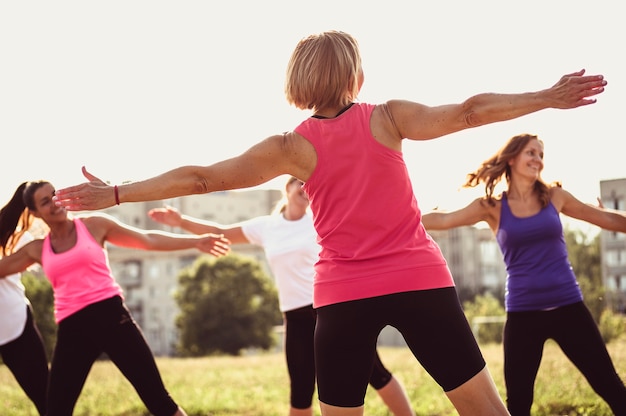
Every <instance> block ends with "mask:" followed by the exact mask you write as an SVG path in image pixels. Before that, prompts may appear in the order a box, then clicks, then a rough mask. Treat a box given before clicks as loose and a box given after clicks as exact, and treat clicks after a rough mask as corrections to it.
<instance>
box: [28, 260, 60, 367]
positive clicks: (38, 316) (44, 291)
mask: <svg viewBox="0 0 626 416" xmlns="http://www.w3.org/2000/svg"><path fill="white" fill-rule="evenodd" d="M22 283H23V284H24V287H25V288H26V297H27V298H28V299H29V300H30V303H31V305H32V306H33V315H34V318H35V322H36V323H37V327H38V328H39V332H41V336H42V337H43V341H44V344H45V346H46V353H47V354H48V360H50V359H51V358H52V351H53V350H54V345H55V344H56V339H57V324H56V322H55V321H54V294H53V292H52V286H51V285H50V282H49V281H48V279H46V277H45V276H44V275H43V274H41V272H31V271H26V272H24V273H23V274H22Z"/></svg>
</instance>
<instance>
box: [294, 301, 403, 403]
mask: <svg viewBox="0 0 626 416" xmlns="http://www.w3.org/2000/svg"><path fill="white" fill-rule="evenodd" d="M316 318H317V315H316V312H315V309H313V306H312V305H309V306H304V307H302V308H298V309H293V310H290V311H287V312H285V313H284V321H285V355H286V358H287V370H288V372H289V380H290V383H291V398H290V403H291V407H293V408H295V409H307V408H309V407H311V404H312V402H313V393H314V392H315V354H314V335H315V322H316ZM390 380H391V373H390V372H389V371H388V370H387V369H386V368H385V366H384V365H383V363H382V361H381V360H380V357H379V356H378V352H376V354H375V358H374V364H373V367H372V373H371V376H370V378H369V384H371V386H372V387H374V388H375V389H376V390H379V389H381V388H383V387H385V386H386V385H387V383H389V381H390Z"/></svg>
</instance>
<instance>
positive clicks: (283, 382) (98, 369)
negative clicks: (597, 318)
mask: <svg viewBox="0 0 626 416" xmlns="http://www.w3.org/2000/svg"><path fill="white" fill-rule="evenodd" d="M608 347H609V352H610V353H611V356H612V358H613V361H614V362H615V364H616V366H617V370H618V373H619V374H620V375H622V376H624V375H626V339H624V338H622V339H621V340H618V341H614V342H612V343H611V344H609V346H608ZM482 350H483V353H484V355H485V358H486V360H487V362H488V365H489V368H490V370H491V373H492V374H493V376H494V379H495V381H496V385H497V386H498V389H499V391H500V394H501V396H502V397H504V383H503V377H502V346H501V345H484V346H482ZM380 354H381V357H382V359H383V362H384V363H385V365H386V366H387V367H388V368H389V369H390V370H391V371H392V372H393V373H394V374H395V376H396V377H397V378H398V379H400V380H401V381H402V382H403V383H404V385H405V386H406V389H407V392H408V394H409V397H410V400H411V402H412V403H413V406H414V408H415V411H416V414H417V415H419V416H424V415H428V416H448V415H455V414H456V412H455V411H454V408H453V407H452V406H451V405H450V403H449V402H448V400H447V398H446V396H445V395H444V393H443V392H442V391H441V389H440V388H439V387H438V386H437V385H436V384H435V383H434V382H433V381H432V379H431V378H430V376H428V374H427V373H426V372H425V371H424V370H423V369H422V368H421V366H419V364H418V363H417V362H416V360H415V359H414V358H413V356H412V355H411V353H410V352H409V351H408V350H407V349H406V348H384V347H383V348H381V349H380ZM157 361H158V365H159V367H160V369H161V373H162V375H163V379H164V380H165V384H166V386H167V388H168V389H169V391H170V393H171V394H172V396H173V397H174V399H175V400H176V401H177V402H178V403H180V404H181V405H182V406H183V407H184V408H185V410H186V411H187V413H188V414H189V416H200V415H203V416H208V415H210V416H233V415H239V416H280V415H286V414H287V407H288V396H289V387H288V378H287V371H286V368H285V361H284V356H283V354H282V353H280V352H274V353H260V354H256V355H250V356H245V357H207V358H193V359H181V358H159V359H158V360H157ZM0 408H1V409H2V410H1V412H2V415H3V416H31V415H32V416H36V412H35V411H34V407H33V406H32V404H31V403H30V402H29V401H28V399H26V396H25V395H24V393H23V392H22V390H21V389H20V388H19V386H18V385H17V384H16V382H15V380H14V379H13V376H12V375H11V373H10V372H9V371H8V369H7V368H6V367H5V366H0ZM314 408H315V410H316V415H319V411H318V410H317V408H318V406H317V403H316V402H315V403H314ZM74 414H75V415H76V416H112V415H116V416H140V415H141V416H143V415H148V413H147V412H146V410H145V408H144V407H143V404H142V403H141V401H140V400H139V398H138V397H137V394H136V393H135V391H134V390H133V389H132V387H131V386H130V384H129V383H128V382H127V381H126V379H124V377H123V376H122V375H121V374H120V372H119V371H118V370H117V368H115V367H114V366H113V365H112V364H111V363H110V362H108V361H99V362H97V363H96V365H95V366H94V368H93V369H92V372H91V373H90V375H89V378H88V379H87V383H86V385H85V388H84V389H83V393H82V395H81V397H80V399H79V401H78V403H77V405H76V410H75V413H74ZM365 414H366V415H376V416H378V415H381V416H384V415H388V414H389V413H388V412H387V410H386V408H385V407H384V406H383V404H382V402H381V400H380V399H379V398H378V396H377V395H376V393H375V392H374V391H373V390H372V389H371V388H370V389H368V393H367V397H366V402H365ZM547 415H569V416H573V415H593V416H605V415H607V416H608V415H611V412H610V411H609V409H608V407H607V406H606V405H605V404H604V402H603V401H602V400H601V399H599V398H598V396H597V395H596V394H595V393H594V392H593V391H592V390H591V388H590V387H589V385H588V384H587V382H586V380H585V379H584V378H583V377H582V376H581V375H580V373H579V372H578V370H576V368H575V367H574V366H573V365H572V364H571V363H570V362H569V361H568V360H567V359H566V358H565V356H564V355H563V353H562V352H561V350H560V349H559V348H558V347H557V346H556V345H555V344H552V343H548V344H547V345H546V349H545V352H544V358H543V361H542V364H541V367H540V369H539V375H538V379H537V383H536V385H535V404H534V407H533V416H547Z"/></svg>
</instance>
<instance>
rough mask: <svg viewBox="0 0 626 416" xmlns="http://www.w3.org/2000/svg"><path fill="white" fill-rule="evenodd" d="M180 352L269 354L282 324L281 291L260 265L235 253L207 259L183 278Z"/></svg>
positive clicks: (179, 323) (181, 275)
mask: <svg viewBox="0 0 626 416" xmlns="http://www.w3.org/2000/svg"><path fill="white" fill-rule="evenodd" d="M175 296H176V297H175V298H176V301H177V302H178V306H179V307H180V310H181V313H180V315H179V316H178V317H177V319H176V326H177V328H178V329H179V331H180V337H179V345H178V352H179V353H180V354H181V355H183V356H192V357H197V356H204V355H210V354H220V353H224V354H229V355H239V354H241V351H242V350H243V349H245V348H261V349H265V350H267V349H269V348H271V347H272V346H273V345H274V344H275V342H276V338H275V336H274V326H275V325H279V324H281V323H282V315H281V313H280V310H279V308H278V292H277V290H276V288H275V287H274V285H273V283H272V281H271V280H270V278H269V277H268V276H267V275H266V274H265V273H264V272H263V270H262V269H261V267H260V265H259V264H258V263H257V262H256V261H254V260H251V259H248V258H247V257H243V256H241V255H238V254H236V253H231V254H229V255H228V256H225V257H221V258H217V259H216V258H213V257H209V256H202V257H200V258H198V260H197V261H196V262H195V263H194V264H193V265H192V266H191V267H189V268H187V269H185V270H183V271H182V272H181V273H180V274H179V288H178V292H177V293H176V295H175Z"/></svg>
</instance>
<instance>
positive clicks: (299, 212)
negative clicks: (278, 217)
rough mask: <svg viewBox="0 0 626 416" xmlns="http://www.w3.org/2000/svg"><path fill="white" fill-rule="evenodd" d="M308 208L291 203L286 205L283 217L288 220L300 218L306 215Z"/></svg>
mask: <svg viewBox="0 0 626 416" xmlns="http://www.w3.org/2000/svg"><path fill="white" fill-rule="evenodd" d="M305 212H306V210H303V209H299V208H294V207H293V206H291V205H287V206H285V210H284V211H283V217H284V218H285V219H286V220H288V221H297V220H299V219H300V218H302V217H304V214H305Z"/></svg>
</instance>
